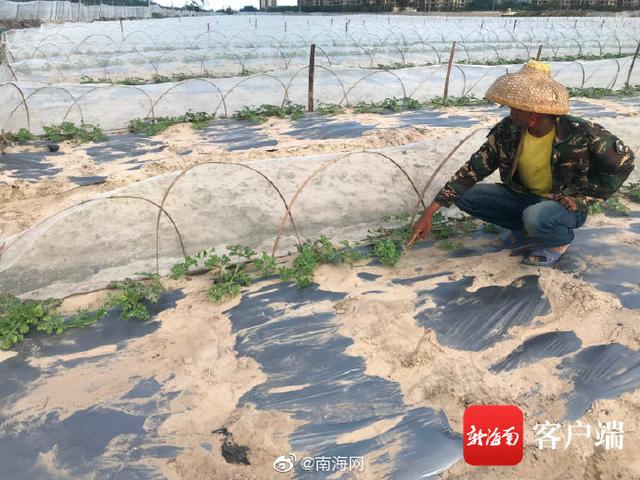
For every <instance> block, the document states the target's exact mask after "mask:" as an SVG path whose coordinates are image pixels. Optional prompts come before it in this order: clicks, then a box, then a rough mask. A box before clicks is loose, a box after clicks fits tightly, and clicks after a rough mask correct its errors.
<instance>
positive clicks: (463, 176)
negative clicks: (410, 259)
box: [407, 130, 500, 247]
mask: <svg viewBox="0 0 640 480" xmlns="http://www.w3.org/2000/svg"><path fill="white" fill-rule="evenodd" d="M499 164H500V157H499V155H498V150H497V148H496V138H495V134H494V130H491V132H490V133H489V136H488V137H487V141H486V142H485V143H484V145H482V146H481V147H480V148H479V149H478V151H477V152H476V153H474V154H473V155H472V156H471V159H470V160H469V161H468V162H467V163H465V164H464V165H463V166H462V167H461V168H460V169H459V170H458V171H457V172H456V173H455V175H454V176H453V177H452V178H451V180H449V182H447V184H446V185H445V186H444V187H443V188H442V189H441V190H440V192H439V193H438V195H437V196H436V198H435V199H434V200H433V202H431V204H430V205H429V206H428V207H427V209H426V210H425V211H424V212H423V213H422V215H421V216H420V218H419V219H418V221H417V222H416V224H415V225H414V226H413V236H412V237H411V240H410V241H409V243H408V244H407V247H410V246H411V245H413V243H414V242H415V241H416V240H419V239H422V238H425V237H426V235H427V234H428V233H429V232H430V231H431V219H432V217H433V214H434V213H435V212H437V211H438V210H439V209H440V207H442V206H449V205H451V204H452V203H453V202H454V201H455V200H456V199H457V198H458V197H459V196H460V195H462V194H463V193H464V192H466V191H467V190H468V189H469V188H471V187H472V186H473V185H475V184H476V183H477V182H479V181H480V180H482V179H483V178H485V177H487V176H489V175H491V174H492V173H493V172H494V171H495V170H496V169H497V168H498V165H499Z"/></svg>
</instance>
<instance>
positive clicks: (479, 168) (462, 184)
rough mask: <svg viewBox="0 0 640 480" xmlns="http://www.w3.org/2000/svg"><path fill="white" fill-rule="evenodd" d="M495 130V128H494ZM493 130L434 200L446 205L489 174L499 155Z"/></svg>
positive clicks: (495, 165) (494, 168) (497, 164)
mask: <svg viewBox="0 0 640 480" xmlns="http://www.w3.org/2000/svg"><path fill="white" fill-rule="evenodd" d="M494 130H495V129H494ZM494 130H491V132H490V133H489V135H488V136H487V141H486V142H485V143H484V144H483V145H482V146H481V147H480V148H479V149H478V151H477V152H476V153H474V154H473V155H472V156H471V159H470V160H469V161H468V162H467V163H465V164H464V165H463V166H462V167H461V168H460V169H459V170H458V171H457V172H456V173H455V174H454V175H453V177H452V178H451V180H449V181H448V182H447V184H446V185H445V186H444V187H443V188H442V189H441V190H440V192H439V193H438V195H436V198H435V201H436V202H437V203H438V204H439V205H442V206H445V207H448V206H450V205H451V204H452V203H453V202H455V200H456V199H457V198H458V197H459V196H461V195H462V194H464V193H465V192H466V191H467V190H469V189H470V188H471V187H473V186H474V185H475V184H476V183H477V182H479V181H481V180H482V179H484V178H486V177H488V176H489V175H491V174H492V173H493V172H494V171H495V170H496V169H497V168H498V166H499V165H500V157H499V155H498V149H497V147H496V137H495V133H494Z"/></svg>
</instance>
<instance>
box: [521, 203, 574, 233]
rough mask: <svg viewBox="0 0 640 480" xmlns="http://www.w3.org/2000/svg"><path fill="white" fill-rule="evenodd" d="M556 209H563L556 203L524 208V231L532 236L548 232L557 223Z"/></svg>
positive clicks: (537, 204)
mask: <svg viewBox="0 0 640 480" xmlns="http://www.w3.org/2000/svg"><path fill="white" fill-rule="evenodd" d="M558 207H560V208H564V207H563V206H562V205H560V204H558V203H557V202H552V201H544V202H540V203H536V204H535V205H531V206H530V207H527V208H525V209H524V212H523V213H522V224H523V225H524V229H525V230H526V231H527V232H528V233H529V234H530V235H533V236H536V235H537V234H545V233H547V232H549V231H550V230H552V229H553V228H555V227H556V225H557V223H558V222H557V216H558Z"/></svg>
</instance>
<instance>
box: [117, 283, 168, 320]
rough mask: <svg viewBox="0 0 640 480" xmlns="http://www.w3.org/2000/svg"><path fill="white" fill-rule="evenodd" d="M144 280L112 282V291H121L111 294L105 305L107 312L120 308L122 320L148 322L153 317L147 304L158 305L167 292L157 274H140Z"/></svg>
mask: <svg viewBox="0 0 640 480" xmlns="http://www.w3.org/2000/svg"><path fill="white" fill-rule="evenodd" d="M139 275H142V276H143V279H142V280H132V279H130V278H126V279H124V280H122V281H118V282H112V283H111V284H110V285H109V288H111V289H117V290H119V292H118V293H116V294H110V295H109V298H108V299H107V302H106V304H105V308H106V310H110V309H112V308H115V307H119V308H120V318H122V319H133V318H136V319H139V320H148V319H149V318H150V317H151V314H150V313H149V309H148V308H147V305H146V304H147V303H157V302H158V301H159V300H160V296H161V295H162V293H163V292H164V291H165V289H164V287H163V286H162V283H161V282H160V276H159V275H157V274H153V273H152V274H148V273H144V274H139Z"/></svg>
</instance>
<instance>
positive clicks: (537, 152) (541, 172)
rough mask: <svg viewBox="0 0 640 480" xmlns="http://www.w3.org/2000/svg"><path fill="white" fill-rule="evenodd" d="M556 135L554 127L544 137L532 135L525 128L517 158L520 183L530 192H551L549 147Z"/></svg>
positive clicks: (542, 193) (540, 193) (539, 193)
mask: <svg viewBox="0 0 640 480" xmlns="http://www.w3.org/2000/svg"><path fill="white" fill-rule="evenodd" d="M555 136H556V129H555V128H554V129H553V130H551V131H550V132H549V133H547V134H546V135H545V136H544V137H534V136H533V135H531V134H530V133H529V132H528V131H526V130H525V133H524V135H523V136H522V140H521V142H522V149H521V151H520V157H519V158H518V177H519V178H520V183H522V185H523V186H525V187H527V188H528V189H529V190H530V191H531V192H532V193H535V194H537V195H544V194H546V193H549V192H551V188H552V186H553V183H552V180H551V149H552V147H553V139H554V137H555Z"/></svg>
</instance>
